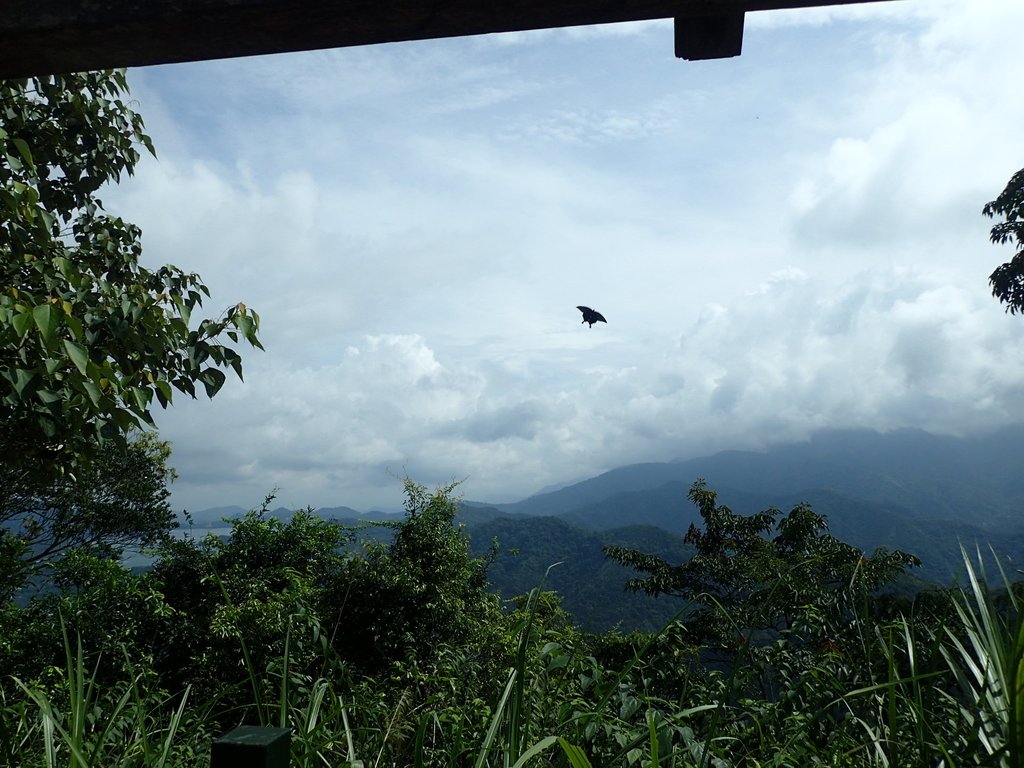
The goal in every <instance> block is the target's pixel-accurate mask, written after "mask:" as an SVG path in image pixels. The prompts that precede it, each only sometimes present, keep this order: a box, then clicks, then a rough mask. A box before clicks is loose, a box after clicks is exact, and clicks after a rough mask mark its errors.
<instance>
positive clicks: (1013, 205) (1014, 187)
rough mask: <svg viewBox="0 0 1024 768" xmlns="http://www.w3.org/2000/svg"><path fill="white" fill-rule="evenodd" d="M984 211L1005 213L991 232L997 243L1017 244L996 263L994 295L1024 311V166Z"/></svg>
mask: <svg viewBox="0 0 1024 768" xmlns="http://www.w3.org/2000/svg"><path fill="white" fill-rule="evenodd" d="M982 213H983V214H984V215H985V216H988V217H989V218H990V219H995V218H996V217H997V216H999V217H1002V221H1000V222H998V223H997V224H995V225H994V226H993V227H992V230H991V232H990V234H989V239H990V240H991V241H992V242H993V243H996V244H999V245H1002V244H1004V243H1011V244H1014V245H1016V247H1017V252H1016V253H1015V254H1014V255H1013V258H1012V259H1010V260H1009V261H1008V262H1006V263H1004V264H1001V265H1000V266H998V267H996V269H995V271H994V272H993V273H992V274H991V276H990V277H989V279H988V280H989V284H990V285H991V286H992V295H993V296H995V297H996V298H997V299H999V301H1000V302H1002V303H1003V304H1005V305H1006V311H1007V312H1009V313H1010V314H1014V315H1015V314H1017V313H1018V312H1024V168H1022V169H1021V170H1019V171H1017V172H1016V173H1015V174H1013V177H1012V178H1011V179H1010V181H1009V182H1008V183H1007V185H1006V188H1005V189H1004V190H1003V191H1002V193H1000V195H999V197H997V198H996V199H995V200H992V201H991V202H988V203H986V204H985V207H984V208H982Z"/></svg>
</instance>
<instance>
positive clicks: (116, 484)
mask: <svg viewBox="0 0 1024 768" xmlns="http://www.w3.org/2000/svg"><path fill="white" fill-rule="evenodd" d="M170 450H171V449H170V445H169V444H168V443H166V442H164V441H161V440H158V439H157V438H156V437H155V436H154V435H153V434H152V433H136V434H135V435H134V436H132V437H131V438H130V439H129V441H128V442H127V444H125V445H123V446H122V445H120V444H117V443H113V442H107V443H105V444H104V445H103V446H101V447H100V448H99V450H98V452H97V454H96V455H95V456H94V457H93V459H92V460H91V461H90V462H89V463H88V464H87V465H84V466H82V467H80V468H79V470H78V471H77V473H76V474H75V475H70V474H54V475H50V476H49V477H48V478H47V477H45V476H40V475H39V474H37V473H35V472H33V471H32V470H31V469H30V468H28V467H26V466H25V465H24V462H21V461H18V460H16V459H15V460H12V459H11V458H8V459H7V460H0V597H5V598H9V597H10V595H11V593H12V592H13V591H14V590H16V589H17V588H18V587H19V586H21V583H22V582H23V581H24V580H25V579H26V578H28V577H29V576H30V575H31V574H32V573H34V572H35V571H37V570H38V569H39V568H41V567H42V566H46V565H50V564H52V563H53V562H54V561H56V560H58V559H60V558H61V557H63V556H64V555H65V554H67V553H68V552H70V551H72V550H87V551H89V552H91V553H92V554H94V555H98V556H102V557H107V558H115V557H119V556H120V555H121V554H122V551H123V550H124V548H126V547H128V546H154V545H155V544H157V543H158V542H159V541H161V540H162V539H163V538H164V537H165V536H166V535H167V534H168V533H169V532H170V531H171V530H172V529H173V528H174V527H175V526H176V525H177V522H176V520H175V516H174V513H173V512H172V511H171V507H170V504H169V503H168V497H169V496H170V488H169V485H170V483H171V481H172V480H173V479H174V476H175V475H174V470H173V469H171V467H170V466H169V465H168V463H167V462H168V458H169V456H170ZM44 479H45V480H46V481H45V482H44Z"/></svg>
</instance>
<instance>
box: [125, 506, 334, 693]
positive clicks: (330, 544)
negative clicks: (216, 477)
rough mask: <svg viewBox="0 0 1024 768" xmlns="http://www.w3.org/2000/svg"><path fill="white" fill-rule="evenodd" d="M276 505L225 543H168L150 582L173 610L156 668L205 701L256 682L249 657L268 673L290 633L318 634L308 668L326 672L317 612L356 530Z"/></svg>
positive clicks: (159, 637)
mask: <svg viewBox="0 0 1024 768" xmlns="http://www.w3.org/2000/svg"><path fill="white" fill-rule="evenodd" d="M272 499H273V496H268V497H267V499H266V500H265V501H264V504H263V506H262V507H261V508H260V509H258V510H253V511H251V512H249V513H248V514H247V515H246V516H245V517H243V518H241V519H239V520H236V521H234V523H233V525H232V531H231V535H230V536H228V537H227V538H225V539H221V538H218V537H217V536H213V535H209V536H207V537H206V538H204V539H202V540H199V541H197V540H195V539H192V538H184V539H178V540H173V541H168V542H166V543H165V545H164V546H163V548H162V550H161V557H160V559H159V560H158V561H157V563H156V564H155V566H154V568H153V569H152V571H151V572H150V573H149V574H147V575H146V577H145V578H146V582H147V584H149V585H151V587H152V588H153V589H155V590H157V591H159V592H160V593H161V594H162V595H164V597H165V599H166V602H167V605H168V606H169V608H170V612H169V613H168V615H167V616H166V617H165V618H162V619H161V620H160V621H158V622H157V623H156V624H155V625H154V627H153V629H152V630H151V631H152V636H151V640H150V642H151V649H152V653H153V655H154V663H155V665H156V668H157V669H158V671H159V672H160V673H161V675H163V676H164V677H165V678H166V679H167V680H168V681H169V682H171V683H173V685H174V686H175V687H178V688H180V687H184V686H185V685H188V684H191V685H192V686H193V688H194V689H195V690H196V692H197V694H198V695H200V696H205V697H210V696H214V695H215V694H217V693H218V691H219V690H220V689H223V688H225V687H226V688H238V686H244V685H249V684H250V682H251V679H250V678H251V675H250V674H249V673H248V672H247V670H246V668H245V667H244V666H243V664H241V663H240V660H242V658H243V656H242V655H240V654H244V655H247V656H249V658H248V664H249V669H250V670H251V669H253V668H255V669H258V670H260V672H261V674H262V672H263V670H265V668H266V666H267V664H268V663H270V660H271V659H273V658H275V657H278V656H280V654H281V652H282V647H283V644H284V638H285V634H286V633H287V632H288V631H289V630H290V628H291V631H294V632H295V633H296V634H297V635H299V636H301V637H303V638H305V637H314V636H315V642H314V644H313V645H312V646H310V647H308V648H306V653H305V655H304V656H303V658H302V660H301V668H302V669H303V671H306V672H308V671H310V670H311V669H313V668H315V667H317V666H318V664H317V662H316V658H317V657H319V656H320V655H321V654H322V651H323V648H322V643H321V639H323V635H322V634H321V633H320V630H319V619H318V616H319V615H320V614H319V612H318V610H319V608H320V606H321V604H322V602H323V599H324V595H325V594H326V591H327V588H328V586H329V585H331V584H332V583H333V581H334V579H335V578H336V577H337V574H338V573H339V571H340V569H341V567H342V562H343V559H342V552H341V550H342V548H343V546H344V545H345V544H346V543H347V542H348V540H349V536H350V533H349V532H348V531H347V530H346V529H343V528H340V527H338V526H335V525H332V524H330V523H328V522H326V521H324V520H322V519H320V518H319V517H317V516H315V515H314V514H312V513H311V512H310V511H308V510H300V511H297V512H296V513H295V514H294V515H293V516H292V517H291V519H290V520H288V521H287V522H284V521H282V520H279V519H277V518H275V517H270V516H269V515H268V514H267V510H268V508H269V505H270V502H271V501H272ZM292 647H293V650H294V649H295V648H296V646H295V645H294V644H293V646H292ZM293 663H300V662H296V661H294V660H293ZM307 667H308V669H307ZM236 693H237V691H236ZM233 698H234V699H237V696H235V695H233Z"/></svg>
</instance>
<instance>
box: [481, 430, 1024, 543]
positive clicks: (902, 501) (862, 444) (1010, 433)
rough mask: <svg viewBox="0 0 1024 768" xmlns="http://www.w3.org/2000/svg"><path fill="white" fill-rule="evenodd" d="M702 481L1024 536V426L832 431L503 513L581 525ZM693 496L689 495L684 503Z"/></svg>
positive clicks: (557, 494) (606, 478)
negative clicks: (942, 431) (617, 505)
mask: <svg viewBox="0 0 1024 768" xmlns="http://www.w3.org/2000/svg"><path fill="white" fill-rule="evenodd" d="M699 477H702V478H704V479H705V480H707V482H708V485H709V486H710V487H712V488H716V489H717V488H729V489H732V490H734V491H740V492H746V493H751V494H760V495H762V497H765V498H767V497H783V498H788V497H791V496H793V495H794V494H797V495H798V494H800V493H802V492H804V491H805V490H807V489H821V490H827V491H832V492H834V493H839V494H842V495H844V496H847V497H850V498H854V499H862V500H864V501H867V502H873V503H878V504H883V505H886V506H887V507H892V508H900V509H904V510H907V511H910V512H913V513H915V514H919V515H921V516H923V517H925V518H927V519H930V520H936V519H938V520H954V521H958V522H966V523H970V524H971V525H976V526H978V527H980V528H983V529H988V530H993V531H1001V530H1004V528H1005V526H1011V527H1015V528H1022V529H1024V425H1016V426H1013V427H1007V428H1005V429H1002V430H999V431H997V432H994V433H990V434H987V435H984V436H975V437H969V438H957V437H951V436H940V435H932V434H929V433H927V432H922V431H920V430H899V431H895V432H890V433H886V434H881V433H878V432H872V431H868V430H828V431H822V432H819V433H817V434H815V435H814V436H813V437H812V438H811V439H810V440H808V441H806V442H799V443H790V444H785V445H779V446H776V447H773V448H770V449H768V450H765V451H761V452H753V451H723V452H721V453H717V454H714V455H713V456H705V457H701V458H696V459H690V460H688V461H678V462H665V463H648V464H633V465H630V466H626V467H620V468H619V469H613V470H611V471H610V472H606V473H604V474H602V475H598V476H597V477H594V478H591V479H589V480H585V481H583V482H581V483H576V484H575V485H571V486H568V487H566V488H563V489H561V490H557V491H553V492H550V493H544V494H538V495H536V496H531V497H530V498H527V499H524V500H523V501H520V502H516V503H514V504H497V505H495V506H497V507H498V508H499V509H501V510H503V511H506V512H515V513H519V514H531V515H562V516H565V515H572V516H573V519H576V520H577V521H580V515H581V514H582V513H583V512H584V511H585V510H590V509H592V508H594V507H595V506H597V505H599V504H600V503H602V502H605V501H606V500H607V499H609V497H612V496H615V495H617V494H623V493H629V492H638V491H644V492H647V491H652V490H655V489H658V488H661V487H662V486H664V485H665V484H667V483H673V482H675V483H681V484H682V485H683V486H684V487H685V488H688V487H689V485H690V484H691V483H692V482H693V481H694V480H696V479H697V478H699ZM685 498H686V497H685V493H684V494H683V496H682V503H683V504H685V503H686V501H685ZM581 522H582V521H581ZM622 522H625V521H620V524H621V523H622Z"/></svg>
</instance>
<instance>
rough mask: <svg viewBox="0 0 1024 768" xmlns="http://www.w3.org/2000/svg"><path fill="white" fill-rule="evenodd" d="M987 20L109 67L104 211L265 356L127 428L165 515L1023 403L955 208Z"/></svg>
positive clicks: (1004, 128) (483, 482)
mask: <svg viewBox="0 0 1024 768" xmlns="http://www.w3.org/2000/svg"><path fill="white" fill-rule="evenodd" d="M1021 29H1024V3H1021V2H1020V0H905V1H904V2H892V3H889V2H884V3H875V4H869V5H862V6H855V7H848V8H832V9H804V10H793V11H773V12H760V13H752V14H748V16H747V24H746V34H745V36H744V43H743V55H742V56H741V57H739V58H735V59H727V60H718V61H706V62H685V61H682V60H677V59H675V58H674V56H673V39H672V38H673V34H672V26H671V22H669V21H664V22H645V23H635V24H624V25H608V26H600V27H587V28H576V29H565V30H548V31H540V32H529V33H516V34H505V35H489V36H481V37H470V38H461V39H452V40H439V41H426V42H415V43H401V44H391V45H381V46H374V47H364V48H350V49H338V50H332V51H320V52H309V53H300V54H286V55H276V56H267V57H256V58H247V59H235V60H230V61H219V62H205V63H195V64H179V65H171V66H160V67H148V68H141V69H136V70H132V71H131V72H130V73H129V79H130V82H131V84H132V88H133V94H134V97H135V98H136V100H137V108H138V109H139V111H140V112H141V113H142V114H143V116H144V117H145V119H146V123H147V126H148V129H149V132H150V133H151V134H152V136H153V139H154V141H155V143H156V146H157V151H158V154H159V159H157V160H153V159H146V160H145V161H144V162H143V163H142V164H141V166H140V168H139V169H138V172H137V174H136V176H135V177H134V178H133V179H130V180H128V181H127V182H126V183H124V184H123V185H122V186H121V187H120V188H118V189H116V190H111V191H109V192H108V193H107V194H106V195H105V202H106V204H107V208H108V209H109V210H111V211H112V212H114V213H117V214H119V215H123V216H124V217H125V218H126V219H128V220H130V221H134V222H135V223H137V224H139V225H140V226H141V227H142V230H143V245H144V250H145V254H146V255H145V261H146V262H148V263H149V264H151V265H156V264H161V263H166V262H170V263H173V264H176V265H178V266H180V267H182V268H184V269H187V270H190V271H196V272H199V273H200V274H201V275H202V277H203V278H204V280H205V282H206V283H207V284H208V285H209V286H210V288H211V290H212V292H213V298H212V300H210V301H209V302H208V303H207V305H206V307H205V308H206V309H207V310H208V314H216V313H218V312H219V311H220V310H222V309H223V308H224V307H226V306H228V305H230V304H233V303H236V302H238V301H244V302H245V303H246V304H248V305H250V306H252V307H254V308H255V309H256V310H257V311H258V312H259V313H260V315H261V317H262V321H263V331H262V335H263V339H264V342H265V346H266V351H265V352H259V351H248V352H245V353H244V354H245V382H244V383H241V382H238V381H237V380H231V379H229V381H228V383H227V384H226V385H225V387H224V389H223V390H222V392H221V393H220V394H219V395H218V396H217V397H216V398H215V399H214V400H212V401H210V400H197V401H190V400H188V399H187V398H186V397H185V396H179V398H178V399H176V401H175V404H174V406H173V407H172V408H171V409H169V410H167V411H163V412H158V413H156V414H155V415H156V418H157V423H158V425H159V427H160V432H161V435H162V436H163V437H165V438H167V439H169V440H170V441H171V442H172V443H173V446H174V454H173V463H174V465H175V466H176V467H177V469H178V471H179V472H180V479H179V480H178V481H177V482H176V483H175V485H174V496H173V502H174V504H175V506H176V507H178V508H188V509H190V510H193V511H198V510H201V509H203V508H206V507H211V506H218V505H224V504H239V505H242V506H254V505H257V504H258V503H259V502H260V500H261V499H262V498H263V496H264V495H265V494H266V493H267V492H269V491H271V490H272V489H274V488H275V487H276V488H278V489H279V491H278V502H279V503H281V504H284V505H287V506H293V507H303V506H306V505H313V506H337V505H343V504H344V505H348V506H353V507H356V508H360V509H366V508H370V507H373V506H381V507H386V508H397V507H399V506H400V505H401V483H400V481H399V479H398V478H400V477H401V476H402V475H404V474H408V475H409V476H410V477H412V478H413V479H415V480H418V481H420V482H423V483H425V484H428V485H434V484H437V483H443V482H446V481H448V480H451V479H461V478H466V481H465V483H464V485H463V486H462V493H463V494H464V495H465V496H466V497H467V498H470V499H477V500H486V501H506V500H513V499H516V498H521V497H523V496H526V495H529V494H531V493H533V492H535V491H537V490H539V489H540V488H542V487H544V486H547V485H550V484H555V483H562V482H566V481H571V480H579V479H583V478H585V477H589V476H592V475H595V474H597V473H600V472H602V471H605V470H608V469H611V468H614V467H616V466H621V465H623V464H628V463H633V462H639V461H665V460H671V459H677V458H689V457H691V456H695V455H701V454H704V453H708V452H712V451H715V450H720V449H725V448H758V447H762V446H765V445H767V444H771V443H774V442H780V441H788V440H793V439H802V438H804V437H806V436H807V435H808V434H809V433H810V432H812V431H813V430H815V429H819V428H822V427H870V428H875V429H879V430H890V429H895V428H900V427H920V428H923V429H927V430H931V431H935V432H945V433H957V434H964V433H970V432H973V431H976V430H983V429H988V428H991V427H993V426H997V425H999V424H1002V423H1005V422H1007V421H1020V420H1022V417H1024V319H1022V318H1020V317H1011V316H1007V315H1006V314H1005V313H1004V312H1003V309H1002V308H1001V307H1000V305H999V304H998V302H996V300H995V299H993V298H992V296H991V294H990V292H989V288H988V283H987V278H988V275H989V273H990V272H991V271H992V269H993V268H994V267H995V266H996V265H997V264H998V263H1001V262H1002V261H1005V260H1008V259H1009V258H1010V257H1011V256H1012V253H1013V251H1012V248H1011V247H1010V246H1004V247H1002V248H1000V247H997V246H993V245H991V244H989V242H988V229H989V227H990V226H991V224H992V222H991V221H990V220H988V219H986V218H984V217H982V216H981V208H982V206H983V205H984V203H985V202H987V201H989V200H991V199H993V198H994V197H996V195H998V194H999V192H1000V191H1001V190H1002V189H1003V187H1004V186H1005V184H1006V182H1007V181H1008V179H1009V177H1010V176H1011V175H1012V174H1013V173H1014V172H1015V171H1016V170H1018V169H1019V168H1020V167H1021V166H1022V165H1024V133H1022V126H1024V99H1022V98H1021V97H1020V84H1021V83H1022V82H1024V57H1022V56H1021V55H1020V49H1019V35H1020V30H1021ZM577 304H586V305H589V306H592V307H594V308H596V309H598V310H599V311H601V312H602V313H604V315H605V316H606V317H607V318H608V324H607V325H604V324H598V325H597V326H595V327H594V328H588V327H587V326H586V325H582V324H581V322H580V320H581V317H580V313H579V312H578V311H577V310H576V308H575V307H576V305H577ZM681 479H682V480H684V481H690V480H692V479H693V478H681Z"/></svg>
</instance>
